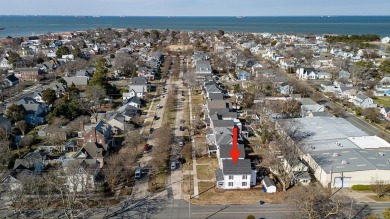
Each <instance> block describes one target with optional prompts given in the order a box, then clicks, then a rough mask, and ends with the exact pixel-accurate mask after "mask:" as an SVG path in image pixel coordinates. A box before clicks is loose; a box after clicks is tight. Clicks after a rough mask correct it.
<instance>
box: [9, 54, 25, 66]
mask: <svg viewBox="0 0 390 219" xmlns="http://www.w3.org/2000/svg"><path fill="white" fill-rule="evenodd" d="M21 60H22V58H21V57H20V55H19V54H18V53H16V52H12V51H11V52H8V63H9V64H10V65H13V66H14V67H15V63H17V62H19V61H21Z"/></svg>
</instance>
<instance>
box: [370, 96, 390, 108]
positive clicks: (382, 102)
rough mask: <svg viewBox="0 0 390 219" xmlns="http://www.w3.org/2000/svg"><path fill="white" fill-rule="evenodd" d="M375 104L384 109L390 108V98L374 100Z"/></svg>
mask: <svg viewBox="0 0 390 219" xmlns="http://www.w3.org/2000/svg"><path fill="white" fill-rule="evenodd" d="M374 101H375V103H377V104H379V105H380V106H383V107H390V97H388V96H384V97H377V98H376V99H374Z"/></svg>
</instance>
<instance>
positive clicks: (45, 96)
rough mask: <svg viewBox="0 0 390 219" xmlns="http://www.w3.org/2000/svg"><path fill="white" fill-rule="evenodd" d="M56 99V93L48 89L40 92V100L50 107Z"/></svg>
mask: <svg viewBox="0 0 390 219" xmlns="http://www.w3.org/2000/svg"><path fill="white" fill-rule="evenodd" d="M56 99H57V96H56V92H55V91H54V90H52V89H50V88H47V89H46V90H44V91H43V92H42V100H43V101H45V103H47V104H49V105H51V104H53V103H54V101H55V100H56Z"/></svg>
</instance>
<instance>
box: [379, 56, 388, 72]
mask: <svg viewBox="0 0 390 219" xmlns="http://www.w3.org/2000/svg"><path fill="white" fill-rule="evenodd" d="M379 71H380V72H382V73H384V74H390V60H389V59H386V60H384V61H383V62H382V63H381V64H380V66H379Z"/></svg>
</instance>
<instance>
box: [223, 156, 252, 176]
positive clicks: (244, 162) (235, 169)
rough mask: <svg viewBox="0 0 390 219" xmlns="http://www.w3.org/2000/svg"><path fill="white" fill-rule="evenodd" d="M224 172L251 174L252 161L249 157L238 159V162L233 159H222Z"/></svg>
mask: <svg viewBox="0 0 390 219" xmlns="http://www.w3.org/2000/svg"><path fill="white" fill-rule="evenodd" d="M222 166H223V169H222V172H223V174H224V175H250V174H251V173H252V170H251V162H250V160H249V159H238V160H237V162H236V163H234V162H233V160H231V159H228V160H222Z"/></svg>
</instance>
